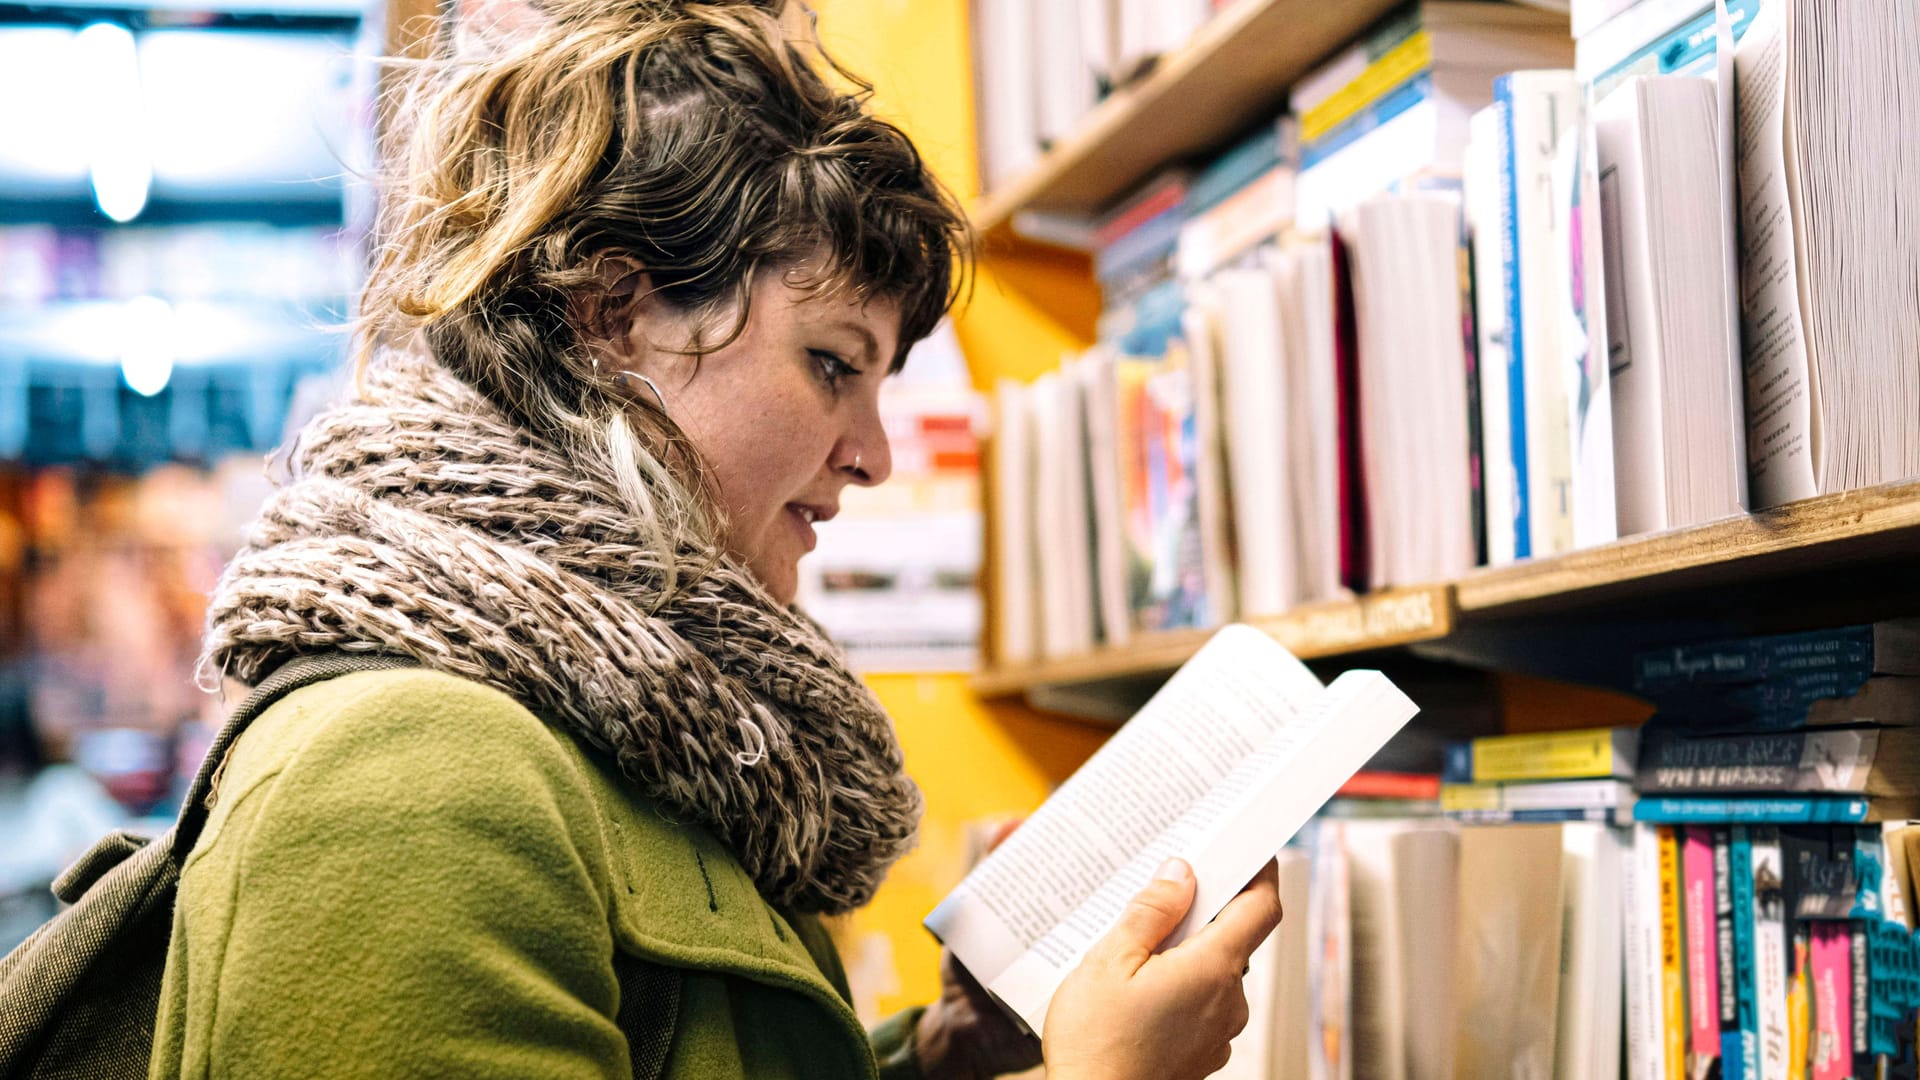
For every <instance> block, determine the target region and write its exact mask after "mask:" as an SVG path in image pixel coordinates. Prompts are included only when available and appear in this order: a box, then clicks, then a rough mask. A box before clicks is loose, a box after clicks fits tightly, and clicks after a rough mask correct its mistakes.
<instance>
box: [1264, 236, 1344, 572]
mask: <svg viewBox="0 0 1920 1080" xmlns="http://www.w3.org/2000/svg"><path fill="white" fill-rule="evenodd" d="M1274 265H1275V268H1276V273H1277V274H1278V278H1279V285H1280V310H1281V323H1282V327H1283V329H1284V330H1285V331H1286V336H1287V346H1286V354H1287V356H1288V357H1289V363H1288V372H1287V373H1288V379H1289V382H1288V386H1289V387H1290V390H1289V395H1290V398H1289V400H1291V401H1292V402H1293V403H1294V406H1293V409H1292V411H1291V413H1290V416H1291V420H1290V424H1289V430H1290V431H1291V432H1292V433H1293V437H1294V442H1293V447H1292V450H1291V457H1290V458H1289V461H1290V464H1291V465H1292V467H1293V468H1294V470H1295V472H1294V485H1293V492H1294V498H1295V499H1296V503H1295V507H1294V512H1295V514H1296V515H1297V516H1298V518H1299V521H1300V526H1301V527H1300V560H1301V565H1300V587H1301V598H1302V599H1303V600H1308V601H1313V600H1331V599H1333V598H1335V597H1337V596H1340V595H1342V593H1343V591H1344V590H1343V588H1342V586H1341V584H1340V529H1341V521H1340V391H1339V372H1338V370H1337V364H1336V361H1335V358H1334V345H1333V340H1334V326H1333V323H1334V295H1333V245H1332V243H1331V241H1329V240H1328V239H1327V238H1326V237H1324V236H1322V237H1318V238H1315V239H1312V240H1305V241H1301V242H1298V243H1295V244H1290V245H1289V246H1288V247H1287V248H1286V249H1284V250H1283V251H1282V252H1280V255H1279V257H1278V258H1277V259H1276V260H1275V264H1274Z"/></svg>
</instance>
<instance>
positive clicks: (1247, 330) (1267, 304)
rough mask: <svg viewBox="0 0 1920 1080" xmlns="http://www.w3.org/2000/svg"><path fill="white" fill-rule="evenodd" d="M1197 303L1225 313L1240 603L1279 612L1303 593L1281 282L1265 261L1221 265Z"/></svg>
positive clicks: (1254, 611)
mask: <svg viewBox="0 0 1920 1080" xmlns="http://www.w3.org/2000/svg"><path fill="white" fill-rule="evenodd" d="M1201 297H1204V299H1201ZM1196 306H1206V307H1211V308H1213V309H1214V310H1216V311H1217V313H1218V315H1217V323H1218V325H1219V327H1220V346H1221V348H1220V356H1221V360H1222V361H1223V363H1222V364H1221V367H1222V368H1223V369H1224V370H1223V372H1222V375H1223V378H1222V386H1223V393H1222V395H1221V402H1222V405H1223V409H1222V413H1223V419H1224V420H1225V421H1226V436H1227V446H1228V456H1227V471H1228V480H1229V483H1230V486H1231V490H1232V492H1233V534H1234V548H1235V551H1236V553H1237V554H1238V556H1239V563H1238V567H1237V569H1238V570H1239V591H1240V610H1241V611H1242V612H1243V613H1245V614H1246V615H1249V616H1255V615H1277V614H1280V613H1281V612H1283V611H1286V610H1287V609H1288V608H1290V607H1292V606H1293V605H1294V604H1295V603H1297V602H1299V600H1300V587H1299V582H1298V580H1297V576H1298V575H1297V569H1298V557H1297V552H1296V550H1295V546H1296V544H1295V537H1294V526H1295V519H1294V499H1293V492H1292V491H1291V490H1290V488H1291V484H1290V480H1291V476H1290V471H1289V468H1288V463H1289V461H1290V458H1289V449H1290V446H1291V433H1290V428H1291V425H1290V423H1289V420H1290V409H1289V405H1290V402H1289V401H1288V394H1287V390H1286V368H1287V363H1288V361H1289V357H1288V356H1287V355H1286V352H1285V347H1284V338H1283V335H1282V329H1281V312H1280V300H1279V290H1278V286H1277V284H1276V283H1275V281H1274V277H1273V275H1272V274H1271V273H1269V272H1268V271H1267V270H1266V269H1264V268H1261V267H1251V268H1246V269H1229V270H1222V271H1220V272H1218V273H1216V274H1214V275H1213V276H1212V277H1211V278H1209V279H1207V281H1206V282H1205V283H1204V284H1203V285H1201V286H1199V287H1198V290H1197V296H1196Z"/></svg>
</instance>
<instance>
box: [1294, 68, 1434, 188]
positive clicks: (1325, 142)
mask: <svg viewBox="0 0 1920 1080" xmlns="http://www.w3.org/2000/svg"><path fill="white" fill-rule="evenodd" d="M1432 96H1433V75H1432V73H1431V72H1421V73H1420V74H1418V75H1415V76H1414V77H1413V78H1411V79H1408V80H1407V81H1406V82H1403V83H1401V84H1400V85H1399V86H1397V87H1395V88H1394V89H1392V90H1389V91H1387V92H1386V93H1385V94H1382V95H1380V99H1379V100H1377V101H1375V102H1374V103H1373V104H1371V105H1369V106H1367V107H1366V108H1364V109H1361V110H1360V111H1359V112H1357V113H1354V114H1353V115H1352V116H1350V117H1348V118H1347V119H1346V120H1345V121H1344V122H1343V123H1341V124H1340V126H1338V127H1336V128H1334V129H1333V130H1331V131H1329V132H1327V133H1326V134H1325V135H1322V136H1320V137H1319V138H1317V139H1315V140H1313V141H1312V142H1310V143H1301V144H1300V167H1301V168H1302V169H1311V168H1313V167H1314V166H1315V165H1318V164H1319V163H1321V162H1322V161H1325V160H1327V159H1328V158H1330V157H1332V156H1333V155H1334V154H1337V153H1339V152H1340V151H1341V150H1343V149H1345V148H1346V147H1348V146H1349V145H1351V144H1353V143H1354V142H1356V141H1358V140H1359V139H1360V137H1361V136H1363V135H1366V134H1368V133H1369V132H1371V131H1373V130H1374V129H1376V128H1379V127H1381V126H1383V125H1384V124H1386V122H1387V121H1389V120H1392V119H1393V118H1395V117H1397V116H1399V115H1400V114H1401V113H1403V112H1406V111H1407V110H1409V109H1411V108H1413V107H1414V106H1415V105H1418V104H1420V103H1421V102H1423V101H1425V100H1427V99H1428V98H1430V97H1432Z"/></svg>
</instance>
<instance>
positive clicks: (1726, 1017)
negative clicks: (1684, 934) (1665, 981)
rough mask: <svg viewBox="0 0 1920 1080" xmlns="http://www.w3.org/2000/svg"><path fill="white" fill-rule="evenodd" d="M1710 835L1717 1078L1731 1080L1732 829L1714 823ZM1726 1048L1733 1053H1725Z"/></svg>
mask: <svg viewBox="0 0 1920 1080" xmlns="http://www.w3.org/2000/svg"><path fill="white" fill-rule="evenodd" d="M1709 831H1710V833H1711V835H1712V837H1713V937H1714V941H1713V945H1714V950H1715V952H1716V954H1717V955H1716V957H1715V963H1714V977H1715V978H1716V979H1717V980H1718V982H1719V986H1718V987H1716V991H1717V997H1718V999H1719V1005H1720V1017H1719V1020H1720V1078H1721V1080H1731V1078H1732V1077H1734V1076H1739V1075H1741V1074H1740V1073H1739V1072H1738V1071H1737V1069H1738V1067H1739V1065H1738V1060H1737V1059H1738V1056H1739V1043H1740V1005H1739V994H1738V991H1736V990H1735V988H1734V980H1735V977H1736V976H1735V971H1734V965H1735V964H1736V963H1737V962H1738V961H1737V960H1736V959H1735V958H1734V946H1733V920H1734V907H1733V829H1732V827H1731V826H1727V825H1716V826H1714V827H1713V828H1712V829H1711V830H1709ZM1729 1047H1731V1049H1732V1053H1731V1054H1730V1053H1729V1052H1728V1050H1729Z"/></svg>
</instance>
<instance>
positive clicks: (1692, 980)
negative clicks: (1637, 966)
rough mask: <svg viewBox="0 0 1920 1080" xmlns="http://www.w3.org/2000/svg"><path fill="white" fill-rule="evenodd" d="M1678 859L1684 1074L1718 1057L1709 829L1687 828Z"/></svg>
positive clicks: (1703, 1069)
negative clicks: (1682, 904) (1682, 886)
mask: <svg viewBox="0 0 1920 1080" xmlns="http://www.w3.org/2000/svg"><path fill="white" fill-rule="evenodd" d="M1684 835H1685V839H1684V840H1683V842H1682V843H1683V847H1682V853H1683V855H1682V857H1683V861H1684V870H1685V874H1686V916H1687V928H1686V935H1687V1032H1688V1034H1687V1063H1688V1069H1687V1075H1689V1076H1700V1075H1703V1074H1704V1073H1705V1072H1706V1071H1707V1068H1708V1067H1709V1065H1710V1063H1711V1062H1712V1061H1713V1060H1714V1059H1715V1058H1718V1057H1719V1056H1720V972H1719V944H1718V941H1719V937H1718V934H1717V932H1716V928H1715V922H1714V911H1713V907H1714V901H1713V887H1714V886H1713V833H1712V831H1711V830H1710V829H1708V828H1706V827H1704V826H1697V825H1693V826H1688V827H1687V829H1686V831H1685V834H1684Z"/></svg>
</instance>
